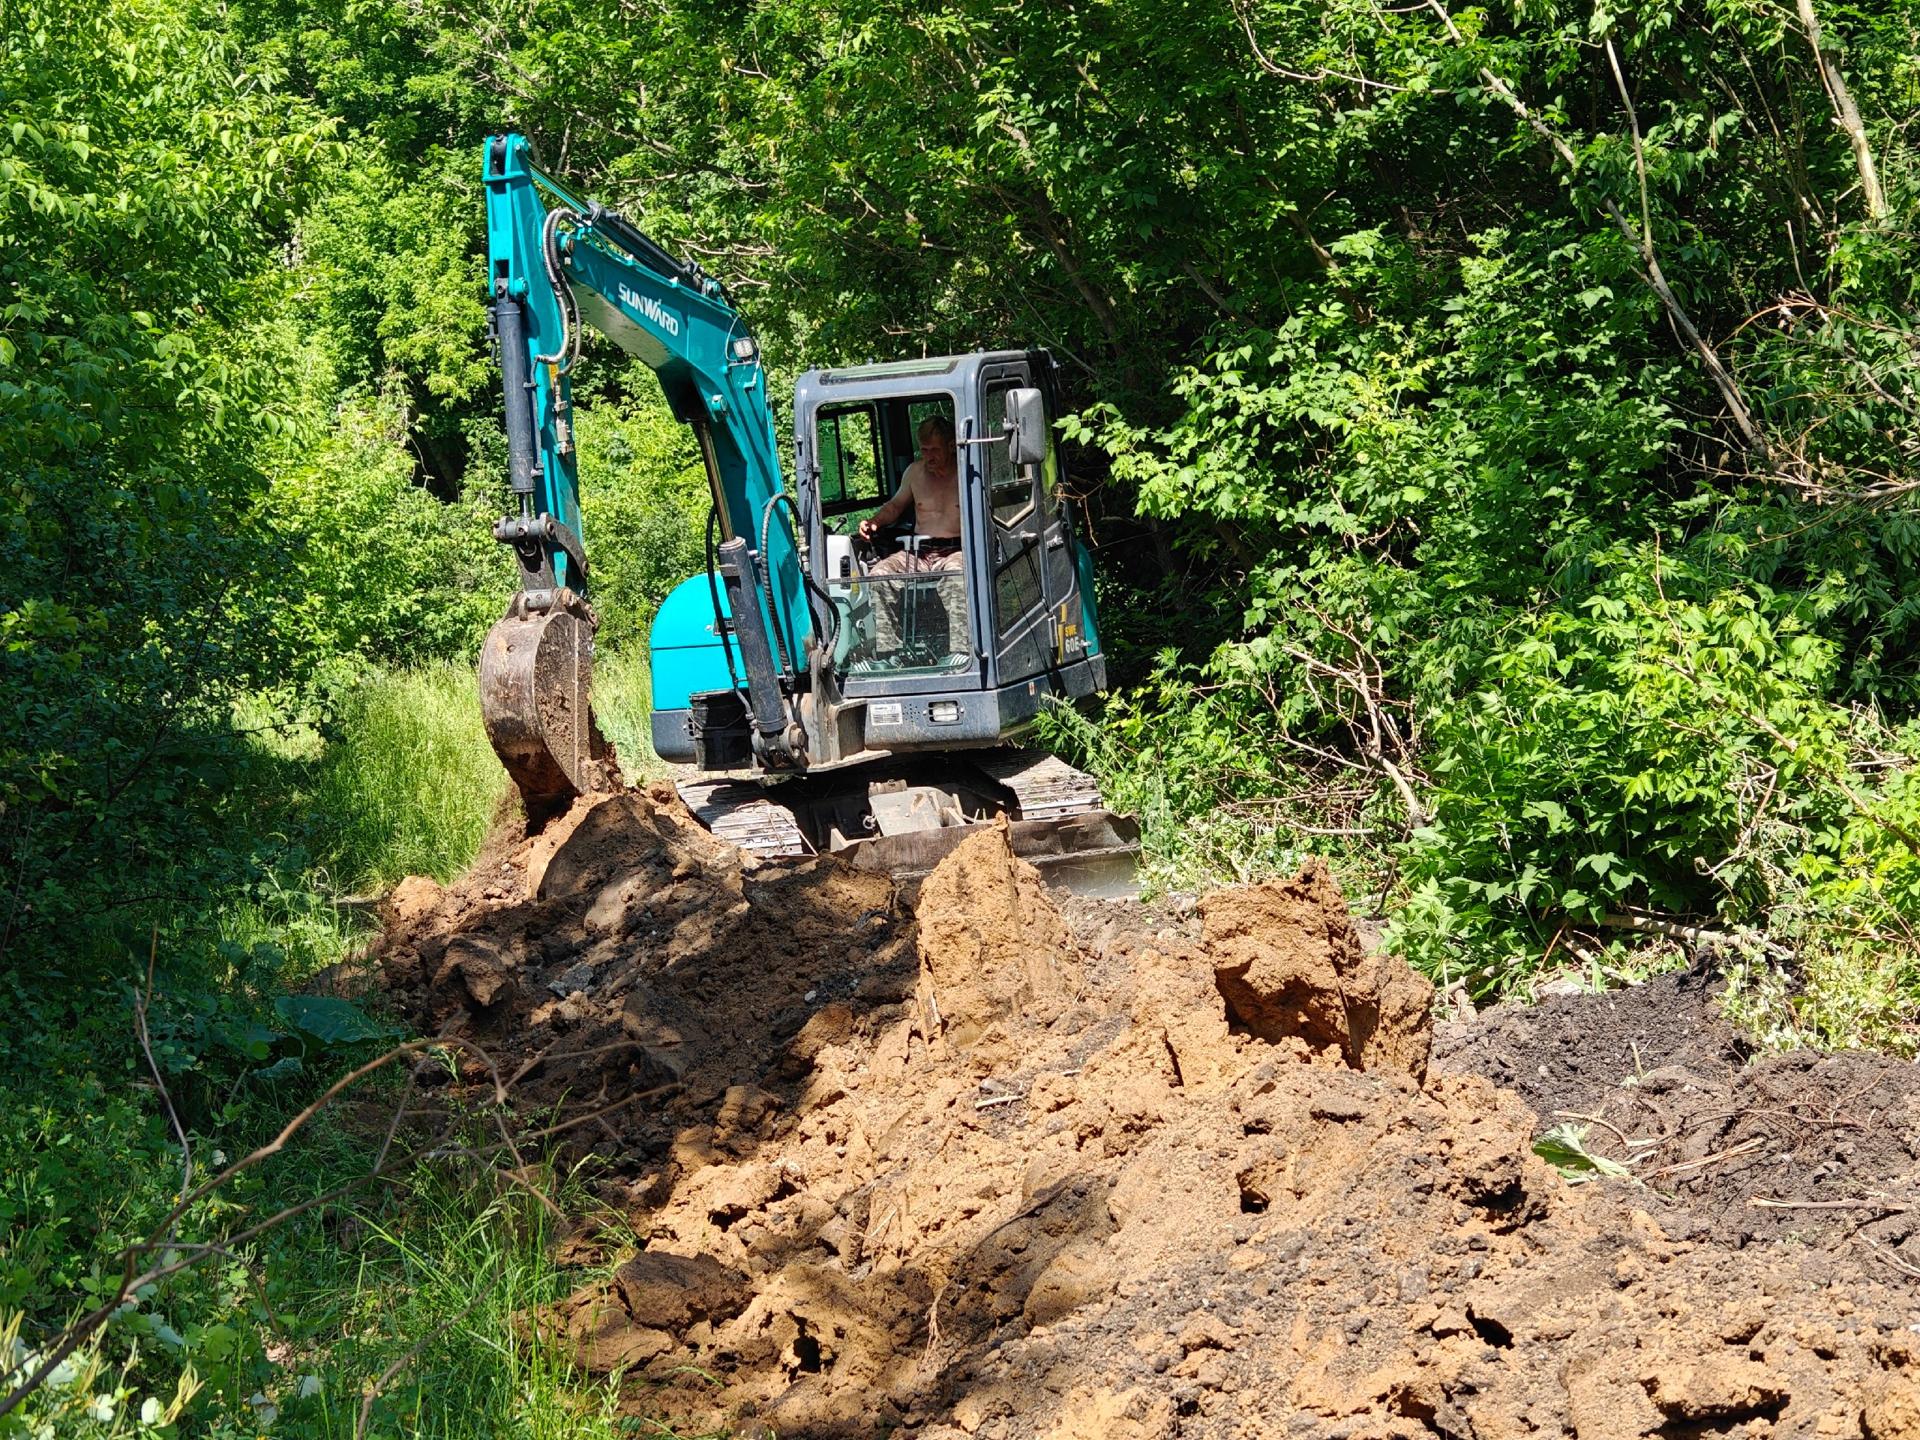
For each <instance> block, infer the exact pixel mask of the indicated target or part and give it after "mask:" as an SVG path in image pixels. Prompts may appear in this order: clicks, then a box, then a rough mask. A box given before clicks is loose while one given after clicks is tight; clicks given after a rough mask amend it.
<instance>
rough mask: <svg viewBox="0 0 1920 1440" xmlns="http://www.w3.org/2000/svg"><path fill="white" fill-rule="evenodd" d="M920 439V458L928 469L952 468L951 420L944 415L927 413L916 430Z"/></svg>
mask: <svg viewBox="0 0 1920 1440" xmlns="http://www.w3.org/2000/svg"><path fill="white" fill-rule="evenodd" d="M917 433H918V437H919V440H920V458H921V459H922V460H923V461H925V462H926V465H927V468H928V469H930V470H940V471H947V470H951V469H953V452H954V444H953V421H951V420H949V419H948V418H947V417H946V416H944V415H929V416H928V417H927V418H926V419H924V420H922V421H921V422H920V429H919V431H918V432H917Z"/></svg>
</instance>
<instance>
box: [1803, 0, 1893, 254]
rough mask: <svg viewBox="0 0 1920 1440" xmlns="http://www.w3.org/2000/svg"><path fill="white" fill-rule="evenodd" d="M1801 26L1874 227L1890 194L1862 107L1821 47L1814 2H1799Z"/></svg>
mask: <svg viewBox="0 0 1920 1440" xmlns="http://www.w3.org/2000/svg"><path fill="white" fill-rule="evenodd" d="M1796 3H1797V4H1798V6H1799V9H1800V24H1801V27H1802V28H1803V29H1805V31H1806V32H1807V44H1808V45H1809V46H1811V47H1812V49H1813V59H1814V63H1815V64H1816V65H1818V66H1819V67H1820V83H1821V84H1822V85H1824V86H1825V87H1826V91H1827V98H1828V99H1829V100H1831V101H1832V102H1833V123H1834V124H1836V125H1838V126H1839V127H1840V128H1841V129H1842V130H1844V131H1845V132H1846V135H1847V143H1848V144H1849V145H1851V146H1852V147H1853V164H1854V168H1855V169H1857V170H1858V171H1859V172H1860V191H1861V193H1862V194H1863V195H1864V196H1865V197H1866V202H1867V218H1868V219H1869V220H1872V221H1873V222H1874V223H1875V224H1878V223H1879V222H1880V221H1882V220H1884V219H1886V218H1887V192H1886V188H1885V187H1884V186H1883V185H1881V183H1880V167H1879V166H1877V165H1875V164H1874V163H1873V143H1872V142H1871V141H1870V140H1869V139H1868V138H1867V127H1866V125H1865V124H1864V123H1863V122H1862V121H1861V119H1860V107H1859V106H1858V105H1855V104H1854V103H1853V92H1852V91H1851V90H1849V89H1848V88H1847V81H1846V77H1845V76H1844V75H1842V74H1841V73H1840V66H1839V64H1838V63H1837V62H1836V61H1835V60H1834V58H1833V55H1832V53H1831V52H1829V51H1828V50H1827V49H1826V48H1825V47H1824V46H1823V45H1822V44H1821V43H1820V17H1819V16H1818V15H1816V14H1814V10H1813V0H1796Z"/></svg>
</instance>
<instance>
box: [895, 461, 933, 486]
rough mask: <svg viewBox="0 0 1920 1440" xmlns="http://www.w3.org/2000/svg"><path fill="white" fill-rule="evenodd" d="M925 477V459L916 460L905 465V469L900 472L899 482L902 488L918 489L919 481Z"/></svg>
mask: <svg viewBox="0 0 1920 1440" xmlns="http://www.w3.org/2000/svg"><path fill="white" fill-rule="evenodd" d="M926 478H927V463H926V461H924V460H916V461H914V462H913V463H912V464H911V465H909V466H907V468H906V470H905V471H904V472H902V474H901V476H900V484H901V486H902V488H906V489H918V488H919V487H920V485H921V483H922V482H923V481H924V480H925V479H926Z"/></svg>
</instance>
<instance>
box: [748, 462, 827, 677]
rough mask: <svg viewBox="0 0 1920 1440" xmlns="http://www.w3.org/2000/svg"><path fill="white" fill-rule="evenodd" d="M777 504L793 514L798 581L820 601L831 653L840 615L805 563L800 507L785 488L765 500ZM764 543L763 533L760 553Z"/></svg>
mask: <svg viewBox="0 0 1920 1440" xmlns="http://www.w3.org/2000/svg"><path fill="white" fill-rule="evenodd" d="M779 504H785V506H786V507H787V509H788V511H789V512H790V513H791V514H792V515H793V540H794V548H795V549H796V550H798V551H799V552H800V582H801V583H802V584H803V585H805V586H806V587H807V589H808V590H810V591H812V592H813V594H814V596H815V598H816V599H818V600H819V601H820V610H821V613H822V615H824V616H825V619H826V624H825V626H824V627H823V628H824V629H825V630H826V632H827V635H826V642H827V654H829V655H831V654H833V652H834V649H835V648H836V647H837V646H838V645H839V643H840V617H839V615H838V613H837V612H836V611H835V610H834V608H833V597H832V596H831V595H829V594H827V592H826V591H824V590H822V589H821V588H820V582H819V581H818V580H815V579H814V578H813V566H812V565H810V564H808V563H807V540H806V530H805V527H804V526H803V525H802V523H801V520H800V507H799V506H798V505H797V504H795V503H794V499H793V496H791V495H790V494H788V493H787V492H786V491H785V490H782V491H781V492H780V493H779V494H778V495H775V496H774V497H773V498H772V499H771V500H769V501H768V502H767V508H768V509H769V510H771V509H772V508H773V507H774V506H775V505H779ZM764 529H765V527H764V525H763V526H762V530H763V532H764ZM766 544H767V542H766V536H765V534H764V533H763V534H762V535H761V538H760V550H761V553H762V554H765V553H766Z"/></svg>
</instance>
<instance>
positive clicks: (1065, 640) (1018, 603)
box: [980, 358, 1086, 685]
mask: <svg viewBox="0 0 1920 1440" xmlns="http://www.w3.org/2000/svg"><path fill="white" fill-rule="evenodd" d="M1051 380H1052V376H1051V375H1050V374H1049V375H1038V374H1036V371H1035V365H1034V363H1033V361H1032V359H1031V358H1023V359H1020V360H1010V361H1001V362H996V363H994V364H992V365H988V366H986V367H984V368H983V369H982V371H981V376H980V386H981V395H980V421H981V425H980V434H981V439H982V440H983V441H984V442H985V443H983V444H982V445H981V446H980V449H981V450H982V451H983V452H984V456H983V458H984V465H983V469H984V471H985V479H986V500H987V514H988V526H987V529H988V536H989V542H988V547H987V548H988V552H989V559H990V563H991V569H992V573H991V575H990V576H989V577H988V589H989V591H990V592H991V596H992V614H993V627H994V651H995V655H996V657H997V660H998V665H997V677H996V678H997V681H998V683H999V684H1001V685H1011V684H1016V683H1018V682H1020V681H1022V680H1030V679H1032V678H1033V677H1035V676H1037V675H1042V674H1050V673H1051V672H1053V671H1055V670H1057V669H1058V668H1059V667H1060V666H1061V665H1063V664H1069V663H1071V662H1073V661H1075V660H1078V659H1080V658H1082V657H1083V656H1084V655H1085V654H1086V637H1085V635H1084V633H1083V626H1082V624H1081V613H1080V577H1079V573H1078V569H1077V567H1076V566H1075V563H1074V554H1073V544H1072V538H1071V536H1070V535H1069V533H1068V528H1067V521H1066V517H1065V515H1064V514H1063V512H1062V508H1061V504H1060V464H1059V456H1058V449H1057V446H1056V444H1055V441H1054V437H1053V420H1054V418H1055V416H1054V410H1053V396H1052V388H1053V387H1052V385H1051V383H1050V382H1051ZM1036 386H1037V387H1038V388H1040V389H1041V390H1042V391H1043V393H1044V394H1045V395H1046V399H1047V451H1046V458H1045V460H1044V461H1043V462H1042V463H1040V464H1038V465H1029V466H1024V467H1016V466H1015V465H1014V464H1013V463H1012V461H1011V459H1010V458H1009V455H1008V448H1007V444H1006V442H1005V441H1004V440H1003V439H1000V438H999V437H1000V436H1002V435H1003V434H1004V432H1005V428H1006V417H1007V395H1008V392H1010V391H1012V390H1015V389H1024V388H1029V387H1036Z"/></svg>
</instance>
